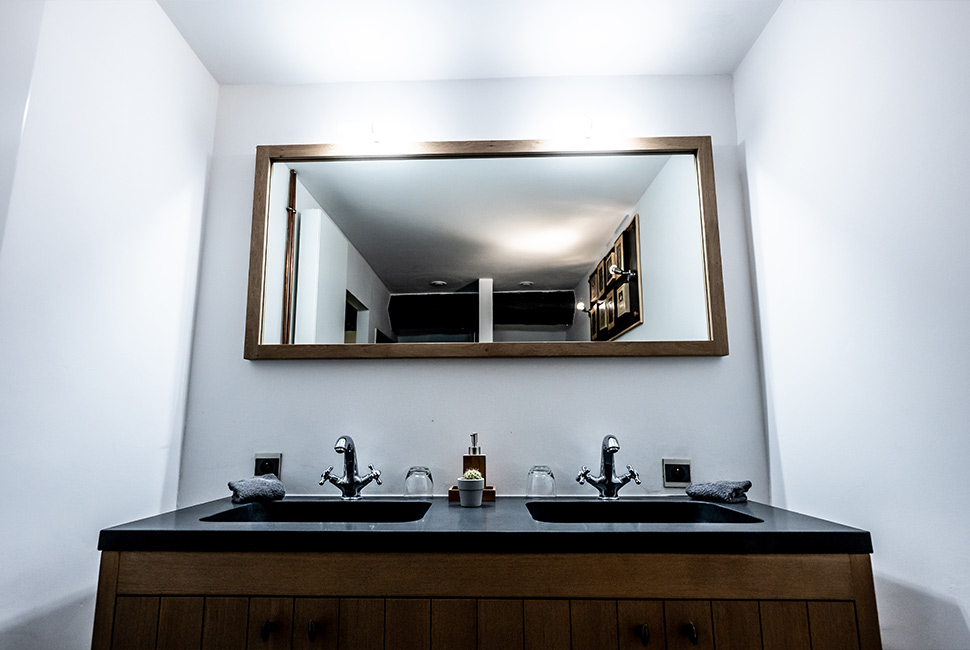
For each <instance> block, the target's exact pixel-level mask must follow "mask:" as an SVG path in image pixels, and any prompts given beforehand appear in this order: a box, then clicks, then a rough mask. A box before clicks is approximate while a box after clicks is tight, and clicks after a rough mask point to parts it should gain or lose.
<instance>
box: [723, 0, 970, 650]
mask: <svg viewBox="0 0 970 650" xmlns="http://www.w3.org/2000/svg"><path fill="white" fill-rule="evenodd" d="M968 33H970V3H967V2H933V1H926V0H923V1H912V2H909V1H899V2H842V1H838V2H828V1H821V0H813V1H792V0H786V2H784V3H783V4H782V6H781V8H780V9H779V11H778V13H777V14H776V15H775V17H774V18H773V19H772V21H771V23H770V24H769V26H768V28H767V29H766V31H765V32H764V33H763V34H762V36H761V38H760V39H759V41H758V42H757V44H756V45H755V47H754V48H753V49H752V50H751V52H750V53H749V55H748V56H747V58H746V59H745V60H744V62H743V64H742V65H741V66H740V68H739V69H738V71H737V74H736V77H735V84H736V85H735V92H736V97H737V113H738V137H739V142H740V143H741V146H742V148H743V152H744V157H745V171H746V174H747V179H748V197H749V201H750V212H751V220H752V230H753V238H754V242H755V251H756V263H757V281H758V288H759V303H760V312H761V328H762V336H763V345H764V357H765V368H766V370H765V374H766V377H767V395H768V408H769V419H768V421H769V426H770V428H769V439H770V442H771V445H772V449H771V453H772V464H771V472H772V488H773V498H774V501H775V502H776V503H777V504H779V505H782V506H787V507H789V508H791V509H794V510H799V511H803V512H807V513H810V514H814V515H819V516H822V517H826V518H831V519H834V520H836V521H843V522H846V523H850V524H853V525H856V526H859V527H861V528H865V529H869V530H871V531H872V535H873V543H874V545H875V554H874V555H873V565H874V570H875V575H876V592H877V600H878V604H879V612H880V621H881V625H882V628H883V641H884V643H885V647H886V648H912V649H914V650H915V649H917V648H920V649H925V648H934V649H954V648H960V649H966V648H970V631H968V610H970V516H968V514H970V513H968V508H967V499H966V496H967V494H966V493H967V491H966V489H965V487H964V480H963V475H964V473H965V472H966V471H967V467H968V465H970V435H968V434H970V424H968V423H970V399H968V396H970V363H968V358H970V337H968V336H967V332H968V331H970V299H968V297H970V285H968V281H970V255H968V254H967V245H968V242H970V218H968V207H967V206H968V205H970V183H968V181H967V179H968V178H970V156H968V154H967V152H968V151H970V120H968V115H970V39H968V38H967V34H968ZM732 343H733V341H732Z"/></svg>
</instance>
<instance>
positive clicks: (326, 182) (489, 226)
mask: <svg viewBox="0 0 970 650" xmlns="http://www.w3.org/2000/svg"><path fill="white" fill-rule="evenodd" d="M668 159H669V157H668V156H651V155H639V156H568V157H539V158H484V159H449V160H383V161H377V160H371V161H362V160H358V161H332V162H305V163H289V164H288V165H287V166H288V167H290V168H291V169H295V170H296V171H297V176H298V178H299V179H300V181H301V182H302V183H303V185H304V186H305V187H306V188H307V190H308V191H309V192H310V194H311V195H312V196H313V197H314V198H315V199H316V200H317V201H318V202H319V203H320V205H321V207H323V209H324V210H325V211H326V212H327V213H328V215H329V216H330V218H331V219H332V220H333V221H334V222H335V223H336V224H337V226H338V227H339V228H340V229H341V231H343V233H344V235H345V236H346V237H347V238H348V239H349V240H350V242H351V243H352V244H353V245H354V247H355V248H356V249H357V250H358V251H359V252H360V253H361V255H363V257H364V259H366V260H367V261H368V262H369V263H370V265H371V267H372V268H373V269H374V271H375V272H376V273H377V275H378V276H380V278H381V279H382V280H383V281H384V283H385V285H386V286H387V288H388V289H389V290H390V291H391V292H392V293H421V292H427V291H432V290H433V289H432V287H431V286H430V282H431V281H433V280H443V281H445V282H447V283H448V288H449V289H450V290H454V289H458V288H460V287H462V286H464V285H466V284H468V283H470V282H472V281H474V280H476V279H478V278H493V279H494V280H495V290H496V291H513V290H521V289H522V287H521V286H520V283H521V282H532V283H534V285H533V286H535V287H536V288H542V289H545V290H555V289H563V290H570V289H573V288H574V287H576V286H577V285H578V284H580V283H581V282H585V281H586V278H587V275H588V274H589V270H590V269H591V268H593V267H594V266H595V265H596V263H597V262H598V261H599V260H600V258H602V256H603V254H604V253H603V252H604V251H605V250H607V249H608V248H609V247H610V246H611V245H612V244H613V242H614V241H615V240H616V237H617V235H618V233H619V231H620V230H621V229H622V228H623V227H624V226H625V225H626V224H627V223H628V222H629V219H630V217H631V215H632V212H633V208H634V206H635V205H636V204H637V201H639V199H640V198H641V196H642V195H643V193H644V191H645V190H646V189H647V187H648V186H649V185H650V183H651V182H652V181H653V178H654V177H655V176H656V175H657V173H658V172H659V171H660V169H661V168H663V166H664V165H665V164H666V162H667V161H668ZM297 207H298V209H302V208H300V206H299V205H298V206H297Z"/></svg>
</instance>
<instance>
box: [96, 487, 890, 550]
mask: <svg viewBox="0 0 970 650" xmlns="http://www.w3.org/2000/svg"><path fill="white" fill-rule="evenodd" d="M638 499H639V500H643V501H646V500H652V501H680V502H683V501H686V500H687V498H686V497H631V498H629V499H625V500H624V501H634V500H638ZM321 500H330V501H337V500H339V499H337V498H334V497H286V499H285V501H287V502H291V501H321ZM363 500H366V501H401V500H403V499H400V498H394V497H390V498H387V497H376V496H375V497H372V498H370V499H368V497H366V496H365V497H364V498H363ZM556 500H558V501H569V502H573V501H587V502H589V501H592V502H595V501H596V499H595V497H590V498H586V497H558V499H556ZM431 501H432V505H431V507H430V509H429V510H428V512H427V513H426V514H425V515H424V517H423V518H422V519H420V520H418V521H413V522H406V523H389V522H388V523H386V522H381V523H370V522H368V523H343V522H341V523H332V522H325V523H320V522H285V523H283V522H233V521H224V522H212V521H201V519H202V518H203V517H209V516H212V515H214V514H216V513H219V512H222V511H225V510H228V509H230V508H233V507H234V506H233V504H232V501H231V500H230V499H229V498H228V497H227V498H225V499H219V500H216V501H210V502H208V503H203V504H200V505H197V506H192V507H188V508H181V509H179V510H176V511H174V512H168V513H165V514H161V515H157V516H155V517H149V518H147V519H141V520H138V521H134V522H131V523H127V524H122V525H120V526H114V527H112V528H107V529H105V530H102V531H101V535H100V537H99V540H98V548H99V549H100V550H102V551H213V552H230V551H361V552H419V553H420V552H493V553H552V552H617V553H630V552H636V553H871V552H872V541H871V538H870V536H869V533H868V532H866V531H863V530H859V529H857V528H850V527H848V526H843V525H840V524H836V523H833V522H830V521H825V520H823V519H817V518H815V517H809V516H806V515H801V514H798V513H795V512H790V511H788V510H783V509H781V508H775V507H772V506H768V505H764V504H760V503H754V502H750V501H749V502H747V503H743V504H721V505H722V507H725V508H729V509H731V510H734V511H735V512H738V513H742V514H747V515H750V516H753V517H755V518H757V519H760V520H761V521H760V522H757V523H650V524H643V523H543V522H538V521H535V520H534V519H533V518H532V516H531V515H530V514H529V511H528V509H527V508H526V503H527V502H529V501H530V499H526V498H524V497H499V498H498V500H497V501H495V502H493V503H484V504H483V505H482V507H480V508H462V507H461V506H460V505H458V504H457V503H449V502H448V501H447V499H446V498H445V497H435V498H434V499H432V500H431ZM351 505H352V504H351Z"/></svg>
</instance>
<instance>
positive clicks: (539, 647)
mask: <svg viewBox="0 0 970 650" xmlns="http://www.w3.org/2000/svg"><path fill="white" fill-rule="evenodd" d="M522 617H523V634H524V640H523V644H524V646H525V650H546V649H547V648H568V647H569V601H568V600H526V601H524V602H523V603H522Z"/></svg>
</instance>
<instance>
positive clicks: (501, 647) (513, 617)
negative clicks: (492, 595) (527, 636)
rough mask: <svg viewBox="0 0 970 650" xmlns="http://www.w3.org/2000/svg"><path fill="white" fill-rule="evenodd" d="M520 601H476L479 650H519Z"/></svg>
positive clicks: (521, 638)
mask: <svg viewBox="0 0 970 650" xmlns="http://www.w3.org/2000/svg"><path fill="white" fill-rule="evenodd" d="M523 643H524V640H523V636H522V601H521V600H479V601H478V648H479V650H519V649H521V648H522V647H523Z"/></svg>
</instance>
